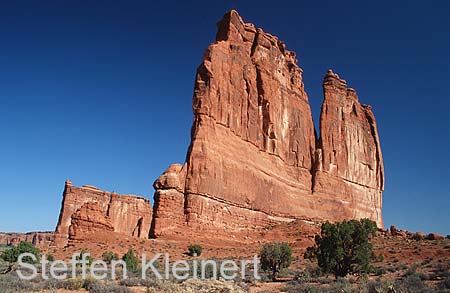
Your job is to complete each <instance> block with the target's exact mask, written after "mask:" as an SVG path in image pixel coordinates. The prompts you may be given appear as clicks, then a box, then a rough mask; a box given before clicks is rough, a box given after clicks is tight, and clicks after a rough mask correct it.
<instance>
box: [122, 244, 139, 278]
mask: <svg viewBox="0 0 450 293" xmlns="http://www.w3.org/2000/svg"><path fill="white" fill-rule="evenodd" d="M122 260H123V261H124V262H125V263H126V265H127V270H128V271H130V272H133V273H136V272H137V271H138V270H139V259H138V258H137V256H136V252H135V251H134V250H132V249H130V250H128V252H127V253H125V254H124V256H123V257H122Z"/></svg>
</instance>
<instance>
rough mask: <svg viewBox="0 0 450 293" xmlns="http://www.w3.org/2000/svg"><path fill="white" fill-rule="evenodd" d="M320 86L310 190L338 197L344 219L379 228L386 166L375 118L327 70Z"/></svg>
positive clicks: (368, 108)
mask: <svg viewBox="0 0 450 293" xmlns="http://www.w3.org/2000/svg"><path fill="white" fill-rule="evenodd" d="M323 89H324V101H323V104H322V112H321V115H320V133H321V137H320V139H319V143H318V150H317V152H316V155H317V154H318V155H317V156H316V170H315V175H314V186H313V190H314V193H315V194H323V195H324V196H327V197H329V198H336V199H338V200H339V201H340V203H341V205H340V210H339V212H340V213H342V214H344V215H345V217H346V218H370V219H372V220H374V221H376V222H377V224H378V226H380V227H382V225H383V221H382V215H381V207H382V191H383V189H384V167H383V159H382V155H381V147H380V140H379V136H378V131H377V125H376V122H375V116H374V114H373V112H372V109H371V107H370V106H366V105H361V104H360V103H359V101H358V96H357V94H356V92H355V90H353V89H351V88H348V87H347V84H346V81H345V80H342V79H340V78H339V76H338V75H337V74H335V73H333V72H332V71H331V70H329V71H328V73H327V75H326V76H325V79H324V82H323Z"/></svg>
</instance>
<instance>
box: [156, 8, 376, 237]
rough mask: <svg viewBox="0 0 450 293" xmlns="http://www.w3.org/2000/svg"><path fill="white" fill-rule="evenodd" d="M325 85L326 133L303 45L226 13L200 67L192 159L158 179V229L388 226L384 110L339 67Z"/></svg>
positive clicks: (166, 231) (238, 230)
mask: <svg viewBox="0 0 450 293" xmlns="http://www.w3.org/2000/svg"><path fill="white" fill-rule="evenodd" d="M323 87H324V95H325V99H324V104H323V107H322V114H321V121H320V125H321V126H320V137H316V135H315V133H316V131H315V129H314V123H313V120H312V114H311V109H310V105H309V102H308V96H307V94H306V92H305V89H304V85H303V82H302V69H301V68H300V67H299V66H298V65H297V60H296V55H295V53H294V52H291V51H288V50H287V49H286V46H285V44H284V43H283V42H282V41H280V40H279V39H278V38H277V37H275V36H272V35H270V34H268V33H265V32H264V31H263V30H262V29H257V28H255V26H254V25H253V24H248V23H244V22H243V20H242V19H241V17H240V16H239V15H238V13H237V12H236V11H230V12H228V13H227V14H225V16H224V17H223V19H222V20H221V21H220V22H219V23H218V32H217V36H216V41H215V42H214V43H213V44H211V45H210V46H209V47H208V48H207V50H206V52H205V54H204V56H203V62H202V63H201V64H200V66H199V67H198V70H197V76H196V81H195V88H194V97H193V112H194V122H193V126H192V133H191V145H190V147H189V150H188V153H187V158H186V162H185V164H184V165H183V166H182V165H178V164H176V165H172V166H171V167H170V168H169V169H168V170H166V172H164V174H163V175H162V176H161V177H160V178H159V179H158V180H157V181H156V182H155V184H154V187H155V189H156V192H155V205H154V211H153V224H152V233H151V234H153V236H156V237H157V236H161V235H171V234H182V233H185V232H186V231H187V230H189V231H205V232H206V231H207V232H214V233H216V234H215V235H229V234H230V233H240V234H242V233H244V234H246V233H251V232H255V231H259V230H260V229H261V228H263V227H266V226H267V225H270V224H272V223H274V222H280V221H292V220H294V219H304V220H308V221H323V220H331V221H336V220H343V219H353V218H370V219H373V220H375V221H376V222H377V224H378V225H379V226H382V218H381V193H382V190H383V184H384V183H383V162H382V157H381V151H380V144H379V139H378V134H377V129H376V123H375V118H374V115H373V113H372V111H371V109H370V107H368V106H362V105H361V104H360V103H359V102H358V98H357V95H356V93H355V91H354V90H352V89H348V88H347V86H346V83H345V82H344V81H343V80H341V79H340V78H339V77H338V76H337V75H336V74H334V73H333V72H331V71H330V72H328V73H327V75H326V76H325V79H324V84H323Z"/></svg>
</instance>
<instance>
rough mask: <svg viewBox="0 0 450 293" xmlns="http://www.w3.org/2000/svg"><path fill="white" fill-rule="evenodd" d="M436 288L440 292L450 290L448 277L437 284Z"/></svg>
mask: <svg viewBox="0 0 450 293" xmlns="http://www.w3.org/2000/svg"><path fill="white" fill-rule="evenodd" d="M438 288H439V289H441V290H445V289H450V277H446V278H445V279H444V280H442V281H441V282H439V284H438Z"/></svg>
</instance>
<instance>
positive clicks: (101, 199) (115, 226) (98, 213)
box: [54, 181, 152, 247]
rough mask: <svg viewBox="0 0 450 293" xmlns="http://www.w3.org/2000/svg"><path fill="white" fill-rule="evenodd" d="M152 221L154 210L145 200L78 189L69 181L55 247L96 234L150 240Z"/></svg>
mask: <svg viewBox="0 0 450 293" xmlns="http://www.w3.org/2000/svg"><path fill="white" fill-rule="evenodd" d="M151 220H152V207H151V205H150V201H149V200H148V199H146V198H143V197H138V196H134V195H119V194H116V193H114V192H112V193H111V192H106V191H102V190H100V189H98V188H96V187H94V186H89V185H85V186H82V187H75V186H73V185H72V183H71V182H70V181H66V186H65V188H64V194H63V201H62V206H61V212H60V215H59V221H58V225H57V227H56V232H55V242H54V244H55V245H56V246H58V247H63V246H66V245H67V244H68V241H69V239H70V240H80V239H84V238H86V237H87V235H88V234H89V233H91V232H92V233H95V232H96V231H111V232H116V233H122V234H126V235H129V236H132V237H136V238H148V235H149V231H150V224H151Z"/></svg>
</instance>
